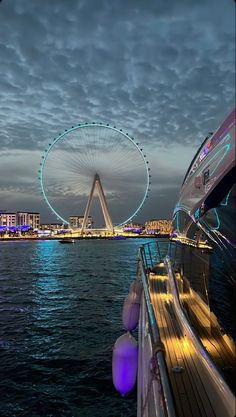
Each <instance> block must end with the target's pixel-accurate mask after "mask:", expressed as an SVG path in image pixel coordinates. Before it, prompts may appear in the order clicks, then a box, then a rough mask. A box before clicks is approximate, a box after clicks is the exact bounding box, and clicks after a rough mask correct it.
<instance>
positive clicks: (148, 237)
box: [0, 235, 169, 242]
mask: <svg viewBox="0 0 236 417" xmlns="http://www.w3.org/2000/svg"><path fill="white" fill-rule="evenodd" d="M68 238H69V239H74V240H104V239H107V240H114V241H116V240H119V239H112V238H111V236H83V237H82V236H76V237H75V236H64V235H63V236H57V237H48V236H47V237H42V236H41V237H29V236H22V237H19V236H18V237H12V236H11V237H0V242H7V241H11V242H12V241H21V240H30V241H32V240H33V241H41V240H63V239H68ZM126 239H169V235H160V236H152V235H142V236H140V235H138V236H125V239H124V240H126ZM121 240H122V239H121Z"/></svg>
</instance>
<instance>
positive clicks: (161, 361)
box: [139, 245, 177, 417]
mask: <svg viewBox="0 0 236 417" xmlns="http://www.w3.org/2000/svg"><path fill="white" fill-rule="evenodd" d="M143 246H144V245H143ZM143 246H141V247H140V249H139V259H140V260H141V262H139V268H140V273H141V279H142V283H143V290H144V298H145V303H146V308H147V313H148V319H149V326H150V334H151V339H152V344H153V346H154V347H155V352H154V355H155V357H156V361H157V365H158V371H159V375H160V382H161V387H162V394H163V399H164V404H165V409H166V414H167V416H168V417H176V415H177V412H176V408H175V403H174V399H173V394H172V390H171V384H170V381H169V376H168V371H167V366H166V362H165V358H164V352H163V345H162V342H161V338H160V333H159V329H158V326H157V322H156V318H155V313H154V309H153V305H152V302H151V297H150V293H149V288H148V283H147V272H146V270H147V268H145V264H146V262H145V261H146V259H145V249H144V247H143ZM146 266H147V265H146Z"/></svg>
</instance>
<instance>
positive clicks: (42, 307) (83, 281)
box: [0, 239, 167, 417]
mask: <svg viewBox="0 0 236 417" xmlns="http://www.w3.org/2000/svg"><path fill="white" fill-rule="evenodd" d="M149 241H152V239H150V240H149ZM142 243H147V239H145V240H142V239H127V240H124V241H112V240H91V241H89V240H80V241H76V242H75V244H74V245H61V244H60V243H59V242H57V241H17V242H13V241H9V242H8V241H5V242H0V417H15V416H17V417H18V416H19V417H22V416H26V417H41V416H43V417H64V416H68V417H72V416H73V417H135V416H136V392H135V390H134V392H132V393H131V394H130V395H128V396H127V397H125V398H122V397H121V396H120V394H119V393H117V392H116V390H115V389H114V387H113V384H112V370H111V360H112V347H113V345H114V343H115V341H116V339H117V338H118V337H119V336H121V335H122V334H123V333H124V332H125V331H124V330H123V328H122V320H121V313H122V306H123V300H124V298H125V296H126V295H127V293H128V290H129V285H130V283H131V282H132V281H133V280H134V279H135V276H136V267H137V253H138V248H139V246H140V245H141V244H142ZM166 248H167V241H162V250H163V252H165V250H166ZM136 337H137V335H136Z"/></svg>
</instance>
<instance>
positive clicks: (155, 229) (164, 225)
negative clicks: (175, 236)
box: [145, 219, 172, 235]
mask: <svg viewBox="0 0 236 417" xmlns="http://www.w3.org/2000/svg"><path fill="white" fill-rule="evenodd" d="M145 230H146V233H148V234H154V233H158V234H160V235H166V234H170V233H171V230H172V223H171V220H166V219H152V220H149V221H147V222H145Z"/></svg>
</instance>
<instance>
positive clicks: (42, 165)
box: [39, 122, 150, 227]
mask: <svg viewBox="0 0 236 417" xmlns="http://www.w3.org/2000/svg"><path fill="white" fill-rule="evenodd" d="M95 126H99V127H103V128H106V129H111V130H113V131H116V132H117V133H119V134H121V135H123V136H124V137H126V138H127V139H128V140H129V141H130V142H131V143H132V144H133V145H134V146H135V148H136V149H137V151H138V152H139V154H140V155H141V158H142V160H143V163H144V165H145V169H146V187H145V191H144V195H143V198H142V200H141V203H140V204H139V205H138V207H137V209H136V210H135V211H134V212H133V213H132V214H131V215H130V216H129V217H128V218H127V219H125V220H124V221H122V222H121V223H119V224H117V225H114V227H121V226H123V225H124V224H126V223H128V222H129V221H131V220H132V219H133V218H134V217H135V216H136V215H137V213H138V212H139V211H140V210H141V209H142V207H143V205H144V203H145V200H146V199H147V197H148V191H149V187H150V167H149V166H148V161H146V159H145V155H144V154H143V152H142V149H141V148H139V146H138V143H136V142H135V141H134V138H132V137H131V136H129V134H128V133H124V132H123V130H122V129H118V128H117V127H116V126H111V125H110V124H108V123H107V124H104V123H97V122H93V123H91V122H90V123H78V124H77V125H75V126H72V127H71V128H70V129H65V131H64V132H63V133H59V135H58V136H57V137H56V138H54V140H53V141H52V143H50V144H49V145H48V148H47V149H46V150H45V152H44V155H43V156H42V162H41V164H40V170H39V180H40V186H41V190H42V194H43V197H44V200H45V201H46V203H47V205H48V206H49V208H50V209H51V210H52V212H53V213H54V214H55V215H56V217H57V219H60V220H61V221H62V222H63V224H67V225H70V222H69V221H68V220H66V219H64V218H63V217H62V216H61V215H60V214H59V213H58V212H57V211H56V210H55V209H54V208H53V206H52V205H51V203H50V202H49V200H48V198H47V195H46V192H45V188H44V183H43V173H44V166H45V163H46V160H47V158H48V155H49V153H50V152H51V151H52V149H53V147H54V146H55V145H56V143H58V142H59V141H60V140H61V139H62V138H63V137H64V136H66V135H68V134H69V133H70V132H73V131H75V130H78V129H80V128H84V127H95Z"/></svg>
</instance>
